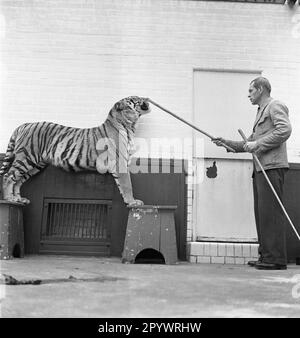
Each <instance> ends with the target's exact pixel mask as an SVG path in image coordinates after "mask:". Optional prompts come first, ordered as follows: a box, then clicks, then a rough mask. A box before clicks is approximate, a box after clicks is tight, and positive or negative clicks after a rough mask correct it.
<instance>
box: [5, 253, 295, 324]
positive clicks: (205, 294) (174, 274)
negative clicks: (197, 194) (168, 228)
mask: <svg viewBox="0 0 300 338" xmlns="http://www.w3.org/2000/svg"><path fill="white" fill-rule="evenodd" d="M0 269H1V273H2V274H6V275H11V276H12V277H14V278H16V279H17V280H24V279H25V280H30V279H40V280H42V283H41V284H40V285H3V284H2V285H1V284H0V299H1V308H0V311H1V312H0V315H1V316H2V317H5V318H7V317H14V318H16V317H27V318H28V317H64V318H66V317H96V318H107V317H118V318H120V317H122V318H130V317H151V318H153V317H165V318H176V317H200V318H210V317H227V318H228V317H230V318H231V317H298V318H299V317H300V266H299V265H289V266H288V270H286V271H269V272H268V271H259V270H256V269H254V268H250V267H248V266H244V265H218V264H211V265H210V264H191V263H188V262H180V263H178V264H176V265H158V264H122V263H121V262H120V259H119V258H96V257H69V256H26V257H25V258H23V259H14V260H10V261H0ZM70 277H71V278H70Z"/></svg>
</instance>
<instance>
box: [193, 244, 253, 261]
mask: <svg viewBox="0 0 300 338" xmlns="http://www.w3.org/2000/svg"><path fill="white" fill-rule="evenodd" d="M257 258H258V244H257V243H251V244H250V243H232V242H225V243H224V242H190V243H188V260H189V261H190V262H191V263H218V264H247V262H248V261H249V260H257Z"/></svg>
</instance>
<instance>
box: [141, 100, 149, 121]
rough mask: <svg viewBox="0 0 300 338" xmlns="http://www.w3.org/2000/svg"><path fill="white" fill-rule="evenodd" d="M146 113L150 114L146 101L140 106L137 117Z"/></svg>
mask: <svg viewBox="0 0 300 338" xmlns="http://www.w3.org/2000/svg"><path fill="white" fill-rule="evenodd" d="M147 113H150V105H149V103H148V101H143V103H142V104H141V105H140V111H139V117H140V116H141V115H144V114H147Z"/></svg>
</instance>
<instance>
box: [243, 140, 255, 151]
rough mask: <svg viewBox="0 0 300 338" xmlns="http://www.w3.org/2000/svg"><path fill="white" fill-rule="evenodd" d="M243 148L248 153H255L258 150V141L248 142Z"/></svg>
mask: <svg viewBox="0 0 300 338" xmlns="http://www.w3.org/2000/svg"><path fill="white" fill-rule="evenodd" d="M243 148H244V150H245V151H247V152H248V153H255V152H256V151H257V150H258V144H257V142H256V141H251V142H246V143H245V145H244V147H243Z"/></svg>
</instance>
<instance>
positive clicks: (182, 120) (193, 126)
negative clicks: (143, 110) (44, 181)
mask: <svg viewBox="0 0 300 338" xmlns="http://www.w3.org/2000/svg"><path fill="white" fill-rule="evenodd" d="M147 100H148V101H149V102H150V103H152V104H153V105H155V106H156V107H158V108H160V109H161V110H163V111H165V112H166V113H168V114H170V115H172V116H173V117H175V118H176V119H178V120H179V121H181V122H183V123H185V124H187V125H188V126H190V127H192V128H193V129H195V130H197V131H199V133H201V134H203V135H205V136H207V137H209V138H210V139H211V140H214V139H215V137H213V136H212V135H210V134H209V133H207V132H206V131H204V130H201V129H200V128H198V127H196V126H195V125H193V124H192V123H190V122H188V121H186V120H184V119H183V118H182V117H179V116H177V115H176V114H174V113H172V112H171V111H170V110H168V109H166V108H164V107H162V106H161V105H159V104H158V103H156V102H154V101H152V100H151V99H149V98H148V99H147ZM222 146H223V147H225V148H226V149H227V150H229V151H231V152H233V153H235V150H234V149H232V148H231V147H229V146H227V145H226V144H225V143H222Z"/></svg>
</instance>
